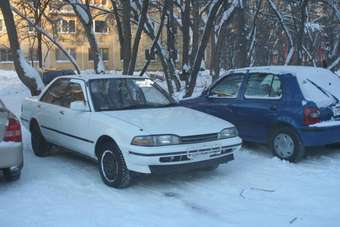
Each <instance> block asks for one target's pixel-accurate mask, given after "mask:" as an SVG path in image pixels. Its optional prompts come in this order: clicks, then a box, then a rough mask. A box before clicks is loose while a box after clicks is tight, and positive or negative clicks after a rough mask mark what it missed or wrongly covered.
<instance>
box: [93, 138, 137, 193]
mask: <svg viewBox="0 0 340 227" xmlns="http://www.w3.org/2000/svg"><path fill="white" fill-rule="evenodd" d="M99 149H100V151H99V157H98V159H99V173H100V176H101V178H102V180H103V182H104V183H105V184H106V185H108V186H110V187H114V188H127V187H128V186H129V185H130V183H131V174H130V171H129V170H128V168H127V166H126V163H125V160H124V157H123V154H122V152H121V151H120V149H119V148H118V147H117V146H116V145H115V144H114V143H113V142H107V143H104V144H103V145H102V146H101V147H100V148H99Z"/></svg>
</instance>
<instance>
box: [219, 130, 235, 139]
mask: <svg viewBox="0 0 340 227" xmlns="http://www.w3.org/2000/svg"><path fill="white" fill-rule="evenodd" d="M237 136H238V130H237V128H235V127H232V128H226V129H223V130H222V131H221V132H220V133H219V134H218V138H219V139H228V138H233V137H237Z"/></svg>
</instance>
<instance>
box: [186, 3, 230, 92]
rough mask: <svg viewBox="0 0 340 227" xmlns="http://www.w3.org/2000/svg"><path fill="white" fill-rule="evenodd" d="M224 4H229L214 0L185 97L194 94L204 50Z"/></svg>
mask: <svg viewBox="0 0 340 227" xmlns="http://www.w3.org/2000/svg"><path fill="white" fill-rule="evenodd" d="M222 4H223V5H224V4H228V2H227V1H223V0H216V1H214V4H213V5H212V6H211V9H210V12H209V17H208V20H207V24H206V26H205V30H204V33H203V37H202V40H201V43H200V47H199V49H198V51H197V54H196V57H195V62H194V65H193V67H192V71H191V74H190V82H189V86H188V87H187V89H186V94H185V97H190V96H191V95H192V93H193V92H194V89H195V86H196V80H197V76H198V73H199V70H200V67H201V64H202V60H203V57H204V52H205V49H206V47H207V45H208V42H209V37H210V34H211V32H212V30H213V25H214V20H215V17H216V15H217V13H218V10H219V9H220V7H221V6H222Z"/></svg>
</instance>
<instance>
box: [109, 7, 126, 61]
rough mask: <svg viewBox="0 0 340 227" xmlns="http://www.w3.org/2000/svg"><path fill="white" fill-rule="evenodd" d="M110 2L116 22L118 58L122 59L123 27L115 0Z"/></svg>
mask: <svg viewBox="0 0 340 227" xmlns="http://www.w3.org/2000/svg"><path fill="white" fill-rule="evenodd" d="M111 3H112V10H113V14H114V16H115V20H116V23H117V32H118V38H119V44H120V59H121V60H122V59H123V47H124V35H123V29H122V22H121V21H120V16H119V13H118V7H117V3H116V1H115V0H111Z"/></svg>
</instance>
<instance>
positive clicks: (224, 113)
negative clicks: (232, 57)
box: [194, 74, 245, 126]
mask: <svg viewBox="0 0 340 227" xmlns="http://www.w3.org/2000/svg"><path fill="white" fill-rule="evenodd" d="M244 77H245V76H244V74H231V75H227V76H225V77H224V78H222V79H221V80H219V81H218V82H217V83H216V84H214V85H213V86H212V88H211V89H210V90H209V92H208V94H207V95H205V96H202V97H201V98H200V101H198V102H196V103H195V107H194V108H195V109H199V110H200V111H203V112H206V113H209V114H211V115H214V116H216V117H219V118H222V119H224V120H227V121H229V122H231V123H233V124H234V125H235V126H237V124H238V121H239V119H238V117H237V116H236V113H235V110H234V106H235V105H236V104H237V102H239V97H240V95H239V94H240V90H241V87H242V84H243V79H244Z"/></svg>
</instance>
